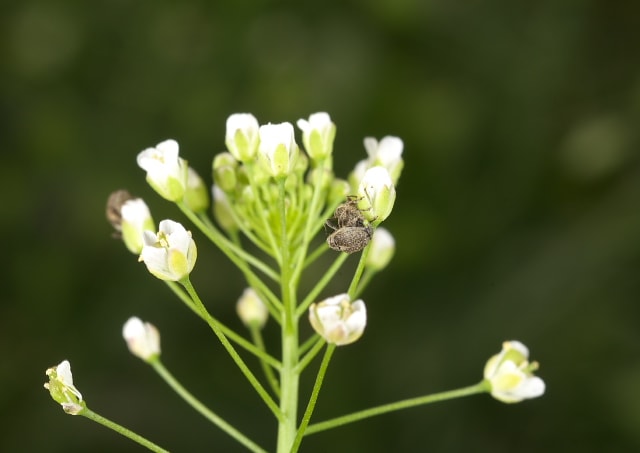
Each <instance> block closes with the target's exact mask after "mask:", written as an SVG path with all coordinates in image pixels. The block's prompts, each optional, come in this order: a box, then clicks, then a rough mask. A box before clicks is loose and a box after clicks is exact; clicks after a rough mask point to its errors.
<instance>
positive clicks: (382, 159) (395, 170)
mask: <svg viewBox="0 0 640 453" xmlns="http://www.w3.org/2000/svg"><path fill="white" fill-rule="evenodd" d="M364 147H365V149H366V150H367V154H368V155H369V160H368V166H369V167H375V166H376V165H380V166H382V167H384V168H386V169H387V171H388V172H389V176H390V177H391V180H392V181H393V183H394V184H397V182H398V179H399V178H400V173H401V172H402V167H403V166H404V161H403V160H402V151H403V148H404V143H402V139H400V138H399V137H393V136H390V135H388V136H386V137H383V138H382V140H380V142H378V141H377V140H376V139H375V138H373V137H367V138H365V139H364Z"/></svg>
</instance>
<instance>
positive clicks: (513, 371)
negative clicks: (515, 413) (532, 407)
mask: <svg viewBox="0 0 640 453" xmlns="http://www.w3.org/2000/svg"><path fill="white" fill-rule="evenodd" d="M528 360H529V349H527V347H526V346H525V345H524V344H522V343H520V342H519V341H505V342H504V343H503V344H502V351H500V353H498V354H496V355H494V356H493V357H491V358H490V359H489V360H488V361H487V364H486V365H485V367H484V379H485V381H487V382H488V383H489V384H490V386H491V395H492V396H493V397H494V398H496V399H497V400H500V401H502V402H504V403H517V402H519V401H522V400H523V399H527V398H536V397H538V396H541V395H542V394H543V393H544V390H545V385H544V381H543V380H542V379H540V378H539V377H537V376H534V375H533V371H535V370H536V369H538V363H537V362H532V363H529V361H528Z"/></svg>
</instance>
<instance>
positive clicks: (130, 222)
mask: <svg viewBox="0 0 640 453" xmlns="http://www.w3.org/2000/svg"><path fill="white" fill-rule="evenodd" d="M120 212H121V215H122V239H123V240H124V244H125V245H126V246H127V248H128V249H129V251H131V253H135V254H136V255H138V254H140V252H141V251H142V244H143V235H144V232H145V231H146V230H155V229H156V225H155V223H154V222H153V219H152V218H151V213H150V212H149V207H148V206H147V204H146V203H145V202H144V200H143V199H142V198H134V199H131V200H128V201H127V202H125V203H124V204H123V205H122V209H121V210H120Z"/></svg>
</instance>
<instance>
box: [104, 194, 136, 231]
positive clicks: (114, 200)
mask: <svg viewBox="0 0 640 453" xmlns="http://www.w3.org/2000/svg"><path fill="white" fill-rule="evenodd" d="M131 199H133V196H132V195H131V194H130V193H129V192H128V191H126V190H124V189H121V190H116V191H115V192H113V193H111V195H109V199H108V200H107V209H106V216H107V220H108V221H109V223H111V225H112V226H113V228H114V229H115V231H114V232H113V237H115V238H116V239H119V238H120V237H121V236H122V234H121V233H122V205H123V204H125V203H126V202H127V201H129V200H131Z"/></svg>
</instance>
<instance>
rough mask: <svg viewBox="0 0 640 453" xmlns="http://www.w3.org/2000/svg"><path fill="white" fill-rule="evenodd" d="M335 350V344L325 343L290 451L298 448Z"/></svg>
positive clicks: (294, 451)
mask: <svg viewBox="0 0 640 453" xmlns="http://www.w3.org/2000/svg"><path fill="white" fill-rule="evenodd" d="M335 350H336V345H335V344H329V345H327V349H326V350H325V353H324V357H323V358H322V363H321V364H320V369H319V370H318V375H317V376H316V382H315V384H313V390H312V391H311V397H309V403H308V404H307V409H306V410H305V411H304V415H303V416H302V423H300V428H298V433H297V434H296V439H295V441H294V442H293V446H292V447H291V453H296V452H297V451H298V448H300V443H301V442H302V438H303V437H304V433H305V430H306V429H307V426H308V425H309V420H311V415H312V414H313V410H314V409H315V407H316V402H317V401H318V394H319V393H320V388H322V382H323V381H324V376H325V374H327V367H328V366H329V362H330V361H331V356H332V355H333V352H334V351H335Z"/></svg>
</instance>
